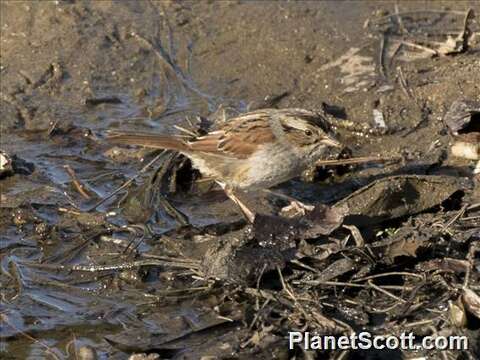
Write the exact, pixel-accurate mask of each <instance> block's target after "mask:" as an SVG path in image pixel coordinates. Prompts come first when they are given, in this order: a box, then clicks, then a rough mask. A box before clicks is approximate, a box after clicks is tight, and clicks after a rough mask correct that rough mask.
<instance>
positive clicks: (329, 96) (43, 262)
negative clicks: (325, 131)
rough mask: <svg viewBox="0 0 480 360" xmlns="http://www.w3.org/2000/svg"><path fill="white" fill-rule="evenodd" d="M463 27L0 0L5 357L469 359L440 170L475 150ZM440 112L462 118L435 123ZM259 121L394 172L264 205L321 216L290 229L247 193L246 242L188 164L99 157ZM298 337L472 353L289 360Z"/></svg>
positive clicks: (435, 13)
mask: <svg viewBox="0 0 480 360" xmlns="http://www.w3.org/2000/svg"><path fill="white" fill-rule="evenodd" d="M479 13H480V6H479V3H478V1H436V2H426V1H408V2H389V1H364V2H357V1H355V2H348V1H322V2H254V1H231V2H229V1H217V2H215V1H203V2H200V1H199V2H188V1H187V2H177V1H164V2H154V1H152V2H149V1H139V2H136V1H123V2H110V1H75V0H71V1H51V2H50V1H41V2H33V1H30V2H28V1H27V2H20V1H2V2H1V3H0V16H1V22H0V27H1V29H0V31H1V32H0V35H1V38H0V46H1V58H0V76H1V84H0V96H1V98H0V103H1V108H0V119H1V143H0V150H2V151H4V153H2V156H3V158H2V159H4V160H2V167H3V168H2V171H1V174H0V175H1V179H0V186H1V199H0V201H1V209H0V236H1V247H0V249H1V250H0V251H1V252H0V254H1V263H0V271H1V274H0V282H1V284H2V294H1V295H2V305H1V309H2V310H1V313H0V316H1V318H2V324H1V329H0V336H1V348H0V351H1V354H2V358H10V359H26V358H28V359H36V358H81V359H87V358H88V359H90V358H101V359H106V358H114V359H124V358H128V357H129V356H131V355H132V354H141V353H143V354H150V355H149V356H150V358H157V357H156V356H158V358H160V357H161V358H174V359H180V358H182V359H183V358H186V359H197V358H202V356H203V358H204V359H210V358H219V359H220V358H245V359H251V358H264V359H270V358H281V359H294V358H295V359H315V358H317V359H374V358H375V359H377V358H379V359H386V358H389V359H395V358H398V359H401V358H417V359H419V358H423V356H426V357H428V358H431V359H477V358H479V357H480V350H479V347H480V346H479V342H478V339H479V329H480V320H479V316H480V305H479V295H478V294H480V284H479V275H478V269H479V266H480V261H479V257H478V255H477V249H480V246H479V240H480V231H479V229H480V217H479V214H480V206H479V202H480V186H479V175H478V174H477V175H475V173H474V167H475V166H477V168H478V164H477V162H478V160H477V162H476V161H475V160H471V159H470V160H469V159H463V158H462V157H455V156H452V153H451V145H452V144H453V143H455V142H456V141H458V139H463V138H462V136H467V138H468V139H473V140H472V141H471V142H470V144H472V146H476V144H478V137H476V138H475V133H476V132H478V131H479V127H478V122H479V121H480V120H479V118H478V113H480V107H479V105H478V104H479V103H480V26H479V22H478V17H476V16H478V14H479ZM455 102H457V103H460V104H467V103H468V104H469V105H468V106H467V105H465V106H466V108H467V109H465V107H464V108H462V109H463V110H462V109H460V110H459V113H460V115H459V116H457V117H454V119H453V120H452V117H448V116H447V114H448V110H449V109H451V107H452V104H454V103H455ZM264 107H276V108H286V107H300V108H305V109H310V110H316V111H320V112H322V113H324V115H325V116H326V117H327V118H328V119H329V121H330V122H331V123H332V126H334V128H335V129H336V131H337V132H338V134H339V137H340V139H341V140H342V142H343V143H344V144H345V148H344V149H343V150H342V152H341V153H340V154H339V153H335V154H332V158H345V157H359V156H382V157H386V158H392V157H397V158H398V157H399V158H400V159H401V160H400V161H396V162H393V163H386V164H378V163H373V164H364V165H358V166H349V167H348V166H341V167H338V166H337V167H319V168H316V169H312V171H310V172H309V173H308V174H303V176H302V177H300V178H299V179H296V180H293V181H290V182H289V183H287V184H284V185H282V186H280V187H278V189H276V190H277V191H279V192H283V193H285V194H288V195H291V196H294V197H296V198H298V199H300V200H302V201H305V202H308V203H311V204H315V205H316V210H315V211H314V212H313V213H311V214H307V215H305V217H302V218H294V219H289V218H284V217H278V216H276V214H278V212H279V210H280V209H281V208H282V206H284V205H286V203H285V202H284V201H283V200H281V199H278V198H275V197H272V196H271V195H267V194H264V193H248V194H243V195H242V198H243V199H244V200H245V201H246V203H247V204H249V205H250V206H251V207H252V208H253V209H255V210H256V211H257V213H258V214H260V215H259V216H257V219H256V221H255V223H254V224H253V225H249V224H247V223H246V222H245V220H244V219H243V218H242V216H241V215H240V214H239V212H238V210H237V209H236V208H235V207H234V206H232V204H231V203H230V202H229V200H228V199H227V198H226V197H225V196H224V195H223V194H222V193H221V192H220V191H218V189H216V188H215V187H213V186H211V184H209V183H206V182H202V181H199V174H197V173H195V172H193V171H192V169H191V168H190V166H189V164H188V162H187V161H185V160H184V159H182V158H180V157H178V156H175V155H174V154H161V155H160V154H159V152H152V151H150V150H146V149H141V148H135V147H130V148H125V147H116V146H114V145H112V144H109V143H108V142H106V141H105V135H106V133H107V131H108V130H112V129H113V130H118V129H122V130H131V131H133V130H140V131H151V132H158V133H175V132H177V131H178V130H176V129H175V127H174V125H177V126H182V127H187V128H190V127H192V126H193V127H197V126H199V125H198V124H199V119H202V121H201V123H202V124H203V123H205V122H206V123H214V122H215V121H218V119H221V118H223V117H224V116H226V117H228V116H230V115H233V114H236V113H241V112H245V111H248V110H253V109H257V108H264ZM453 112H454V113H455V111H453ZM455 114H458V112H456V113H455ZM459 119H460V120H459ZM448 120H451V121H450V122H449V121H448ZM452 124H454V126H453V128H452ZM455 126H457V127H458V128H459V130H460V134H456V130H458V129H455ZM472 134H473V135H472ZM475 139H476V140H475ZM477 155H478V148H477ZM153 160H155V162H154V163H153V164H151V165H150V166H147V167H145V166H146V165H147V164H149V162H150V161H153ZM144 167H145V168H144ZM132 178H133V181H131V182H129V183H127V185H126V186H125V187H123V188H122V189H121V190H120V191H118V193H116V194H115V195H114V196H111V197H109V195H110V194H112V192H114V191H115V190H116V189H117V188H118V187H119V186H121V185H122V184H124V183H125V182H126V181H128V180H129V179H132ZM322 204H324V205H329V206H333V207H331V208H330V207H324V206H323V205H322ZM298 329H303V330H310V331H318V332H319V333H320V334H336V335H340V334H349V333H351V332H353V331H357V332H358V331H361V330H368V331H371V332H373V333H375V334H399V333H401V332H403V331H413V332H414V333H415V334H416V335H418V336H419V337H421V336H425V335H439V334H440V335H466V336H467V337H468V338H469V339H470V347H469V349H468V350H464V351H438V350H430V351H427V350H421V349H420V350H418V351H405V352H402V351H400V350H394V351H393V350H392V351H388V352H387V351H383V352H376V353H375V352H373V351H359V350H356V351H355V350H350V351H339V350H338V351H331V352H327V351H319V352H313V351H308V350H306V349H304V348H302V346H297V347H295V349H293V350H288V347H287V341H286V337H287V334H288V331H293V330H298ZM137 356H138V358H142V356H141V355H137ZM146 356H147V355H144V356H143V357H146Z"/></svg>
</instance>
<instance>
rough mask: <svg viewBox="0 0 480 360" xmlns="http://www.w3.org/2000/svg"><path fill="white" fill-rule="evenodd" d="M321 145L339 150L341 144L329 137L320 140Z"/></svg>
mask: <svg viewBox="0 0 480 360" xmlns="http://www.w3.org/2000/svg"><path fill="white" fill-rule="evenodd" d="M321 143H322V144H325V145H327V146H332V147H336V148H341V147H342V144H341V143H340V142H339V141H337V140H335V139H333V138H331V137H327V138H323V139H322V140H321Z"/></svg>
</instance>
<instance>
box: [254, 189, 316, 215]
mask: <svg viewBox="0 0 480 360" xmlns="http://www.w3.org/2000/svg"><path fill="white" fill-rule="evenodd" d="M264 191H265V192H266V193H268V194H271V195H274V196H277V197H279V198H282V199H285V200H288V201H290V204H289V205H287V206H285V207H283V208H282V209H281V210H280V213H282V214H292V213H293V214H294V215H293V216H297V215H301V216H304V215H305V214H306V213H307V212H310V211H312V210H313V209H315V206H314V205H308V204H304V203H302V202H301V201H299V200H297V199H295V198H293V197H291V196H288V195H285V194H281V193H278V192H275V191H272V190H269V189H264Z"/></svg>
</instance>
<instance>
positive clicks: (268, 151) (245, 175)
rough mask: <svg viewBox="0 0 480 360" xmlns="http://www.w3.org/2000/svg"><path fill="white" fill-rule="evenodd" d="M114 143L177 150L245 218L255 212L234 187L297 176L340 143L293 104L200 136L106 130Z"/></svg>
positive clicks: (229, 122)
mask: <svg viewBox="0 0 480 360" xmlns="http://www.w3.org/2000/svg"><path fill="white" fill-rule="evenodd" d="M108 140H109V141H111V142H114V143H117V144H128V145H140V146H145V147H150V148H156V149H168V150H174V151H178V152H180V153H181V154H183V155H184V156H186V157H188V158H189V159H190V160H191V162H192V165H193V167H194V168H196V169H198V170H199V171H200V173H201V174H202V175H204V176H208V177H211V178H213V179H214V180H215V181H216V182H217V183H218V184H219V185H220V186H221V188H222V189H223V190H224V191H225V193H226V194H227V196H228V197H229V198H230V199H232V200H233V201H234V202H235V203H236V204H237V205H238V206H239V207H240V209H241V210H242V212H243V213H244V215H245V216H246V217H247V219H248V220H249V221H250V222H253V220H254V218H255V214H254V213H253V212H252V211H251V210H250V209H248V208H247V207H246V205H245V204H243V203H242V202H241V201H240V199H238V197H237V196H236V195H235V192H236V191H237V190H246V191H250V190H259V189H268V188H270V187H273V186H275V185H278V184H280V183H283V182H285V181H287V180H290V179H292V178H294V177H297V176H299V175H300V174H301V173H302V172H303V171H304V170H306V169H307V168H308V167H309V166H311V165H312V164H314V163H315V162H316V161H318V160H320V159H322V158H324V157H326V155H327V154H328V151H329V148H331V147H341V143H340V142H339V141H338V140H337V139H336V138H335V136H334V134H333V133H332V131H331V130H330V127H329V126H328V122H327V121H326V119H325V118H324V117H323V116H322V115H321V114H320V113H317V112H313V111H308V110H303V109H298V108H287V109H262V110H256V111H252V112H248V113H244V114H241V115H239V116H236V117H233V118H231V119H229V120H227V121H225V122H224V123H222V124H221V125H219V126H218V127H217V129H215V130H213V131H211V132H209V133H207V134H206V135H203V136H196V137H192V138H190V139H185V137H184V136H175V135H157V134H148V133H110V134H109V136H108Z"/></svg>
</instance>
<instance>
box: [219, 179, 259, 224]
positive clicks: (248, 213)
mask: <svg viewBox="0 0 480 360" xmlns="http://www.w3.org/2000/svg"><path fill="white" fill-rule="evenodd" d="M216 183H217V184H218V185H220V187H221V188H222V190H223V191H225V194H226V195H227V196H228V197H229V198H230V200H232V201H233V202H234V203H235V204H236V205H237V206H238V207H239V208H240V210H241V211H242V213H243V215H244V216H245V217H246V218H247V220H248V221H249V222H250V223H253V221H254V220H255V213H254V212H253V211H252V210H250V209H249V208H248V207H247V205H245V204H244V203H243V202H242V201H241V200H240V199H239V198H238V197H237V196H236V195H235V193H234V192H233V189H232V188H231V187H230V186H228V185H227V184H225V183H223V182H220V181H216Z"/></svg>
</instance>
